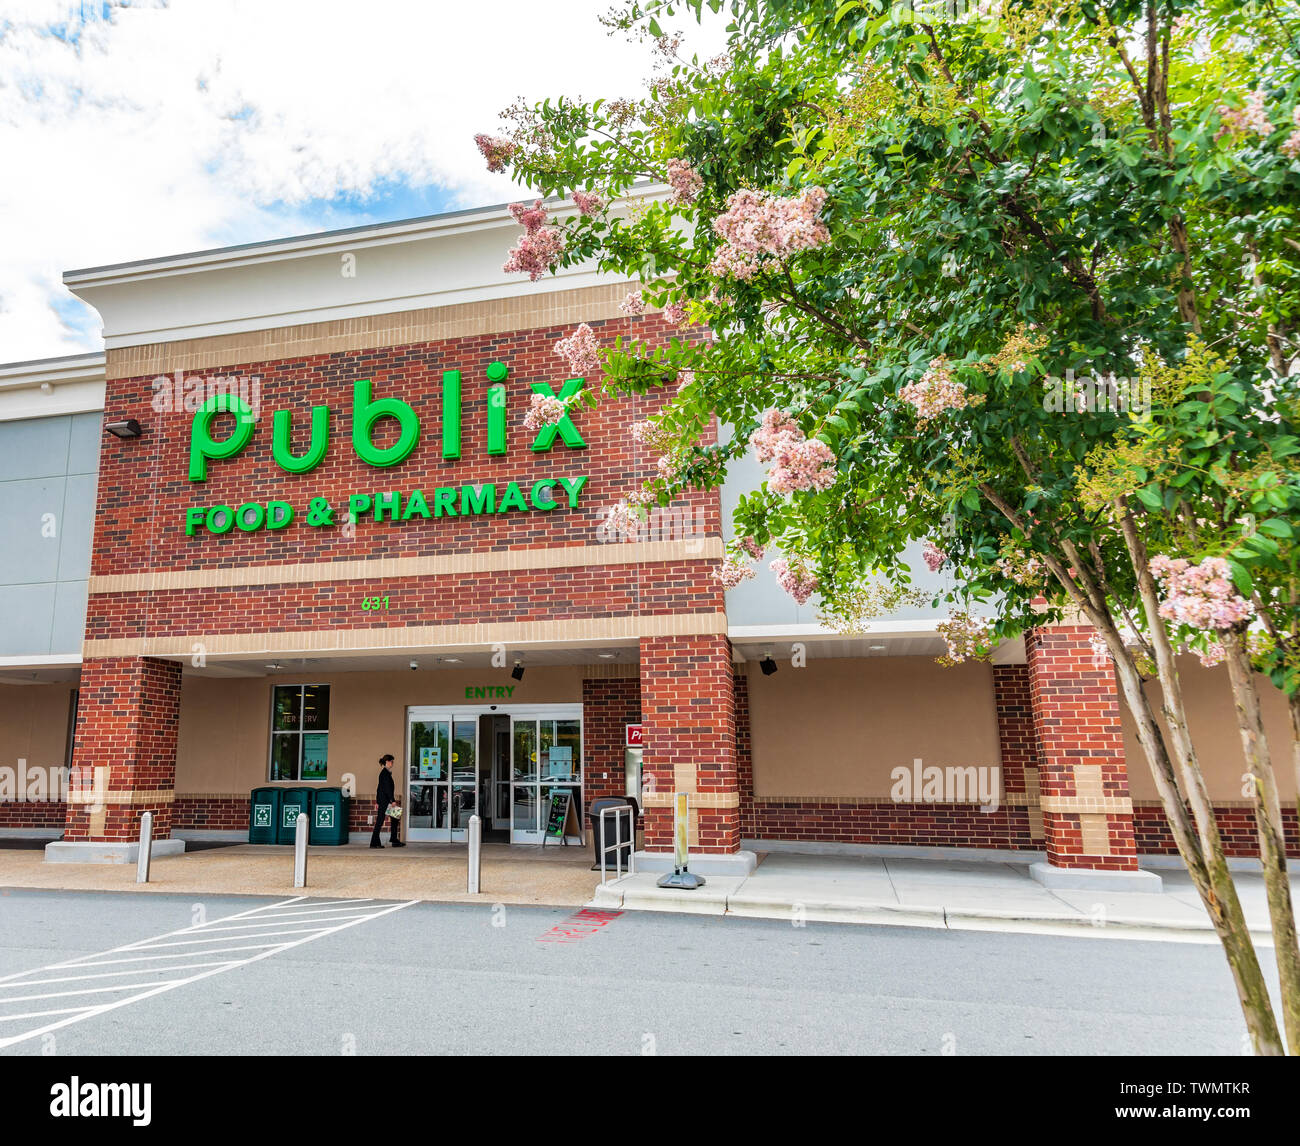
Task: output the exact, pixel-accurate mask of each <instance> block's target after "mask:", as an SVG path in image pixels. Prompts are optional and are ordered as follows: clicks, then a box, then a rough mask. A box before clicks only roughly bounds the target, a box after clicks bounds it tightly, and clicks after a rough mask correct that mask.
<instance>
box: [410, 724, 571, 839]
mask: <svg viewBox="0 0 1300 1146" xmlns="http://www.w3.org/2000/svg"><path fill="white" fill-rule="evenodd" d="M406 711H407V729H408V735H407V757H406V769H407V784H408V795H407V807H406V811H405V815H406V817H407V822H406V832H407V839H409V840H424V841H434V842H443V843H449V842H453V841H463V840H466V839H468V835H469V818H470V816H472V815H474V814H475V812H477V813H478V814H479V816H480V817H481V818H482V820H483V828H484V831H485V832H487V831H489V830H490V829H494V828H498V829H499V828H505V827H507V826H508V827H509V829H510V842H511V843H515V844H540V843H541V842H542V832H543V827H544V825H545V822H546V817H547V813H548V811H549V809H550V800H551V796H552V794H554V793H557V792H568V793H569V794H570V795H571V796H572V799H573V807H574V811H575V812H576V813H577V816H578V823H579V824H580V825H581V824H582V823H583V818H582V817H583V814H584V810H585V809H584V807H583V799H582V796H583V793H582V706H581V705H580V704H539V705H528V706H523V705H504V704H502V705H497V706H496V707H495V709H485V708H479V709H463V708H461V707H460V706H456V707H450V706H432V705H426V706H419V707H412V708H408V709H407V710H406ZM507 721H508V722H509V723H508V725H507Z"/></svg>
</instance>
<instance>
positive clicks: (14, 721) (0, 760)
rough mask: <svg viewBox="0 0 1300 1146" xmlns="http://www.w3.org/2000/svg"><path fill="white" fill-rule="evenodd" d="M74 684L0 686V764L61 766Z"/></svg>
mask: <svg viewBox="0 0 1300 1146" xmlns="http://www.w3.org/2000/svg"><path fill="white" fill-rule="evenodd" d="M75 687H76V685H75V684H72V683H66V684H17V685H14V684H6V685H0V764H4V765H6V766H8V767H11V768H16V767H17V766H18V761H19V760H26V761H27V764H28V766H29V767H35V768H61V767H63V765H64V763H65V760H64V754H65V752H66V751H67V745H68V716H69V713H70V711H71V709H70V707H69V706H70V704H71V701H70V698H69V694H70V693H71V692H72V690H73V689H74V688H75Z"/></svg>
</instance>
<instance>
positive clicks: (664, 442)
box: [628, 422, 671, 454]
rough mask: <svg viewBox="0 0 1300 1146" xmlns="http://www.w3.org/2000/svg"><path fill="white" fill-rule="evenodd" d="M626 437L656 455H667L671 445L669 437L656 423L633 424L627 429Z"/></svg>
mask: <svg viewBox="0 0 1300 1146" xmlns="http://www.w3.org/2000/svg"><path fill="white" fill-rule="evenodd" d="M628 436H629V437H631V439H632V440H633V441H634V442H636V444H637V445H639V446H644V447H645V448H646V449H648V450H653V451H654V452H655V453H657V454H663V453H667V452H668V448H669V446H670V445H671V442H670V438H671V435H670V434H669V432H668V431H667V430H666V429H665V428H664V427H663V426H662V425H661V424H660V423H658V422H633V423H632V425H631V426H630V427H629V428H628Z"/></svg>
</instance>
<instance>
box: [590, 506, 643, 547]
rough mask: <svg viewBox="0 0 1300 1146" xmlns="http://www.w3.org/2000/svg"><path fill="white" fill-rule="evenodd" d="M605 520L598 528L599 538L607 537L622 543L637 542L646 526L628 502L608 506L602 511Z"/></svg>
mask: <svg viewBox="0 0 1300 1146" xmlns="http://www.w3.org/2000/svg"><path fill="white" fill-rule="evenodd" d="M601 512H602V514H603V515H604V520H603V521H602V522H601V523H600V526H599V527H598V531H597V533H598V536H600V535H602V534H603V535H605V536H609V537H613V538H616V539H618V540H622V541H635V540H636V539H637V537H638V536H639V534H640V532H641V527H642V526H643V525H644V524H645V522H644V521H642V520H641V517H640V515H639V514H638V513H637V512H636V509H635V508H634V507H633V506H632V505H630V504H629V503H628V502H627V501H620V502H619V503H618V504H617V505H611V506H607V507H606V508H605V509H604V510H602V511H601Z"/></svg>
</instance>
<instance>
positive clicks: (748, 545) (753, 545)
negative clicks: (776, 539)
mask: <svg viewBox="0 0 1300 1146" xmlns="http://www.w3.org/2000/svg"><path fill="white" fill-rule="evenodd" d="M736 548H737V549H739V550H740V551H741V552H742V553H746V554H748V555H749V556H750V557H752V558H753V559H754V560H755V561H762V560H763V547H762V546H761V545H759V543H758V542H757V541H755V540H754V539H753V538H752V537H741V538H738V539H737V541H736Z"/></svg>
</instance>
